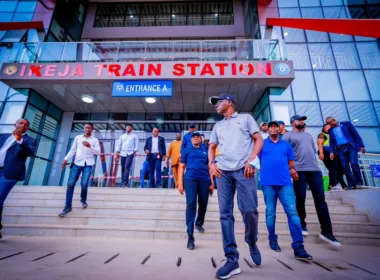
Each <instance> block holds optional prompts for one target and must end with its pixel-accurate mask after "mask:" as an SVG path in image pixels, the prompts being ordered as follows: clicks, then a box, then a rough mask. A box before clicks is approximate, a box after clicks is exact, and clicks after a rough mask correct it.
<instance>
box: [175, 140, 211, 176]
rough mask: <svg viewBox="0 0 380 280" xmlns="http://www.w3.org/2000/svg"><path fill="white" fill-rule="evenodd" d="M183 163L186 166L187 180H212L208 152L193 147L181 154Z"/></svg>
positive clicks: (202, 148)
mask: <svg viewBox="0 0 380 280" xmlns="http://www.w3.org/2000/svg"><path fill="white" fill-rule="evenodd" d="M181 163H185V164H186V172H185V180H210V176H209V173H208V155H207V150H206V149H205V148H204V147H203V145H201V147H200V148H195V147H194V146H193V145H192V146H191V147H189V148H187V149H185V150H183V152H182V153H181Z"/></svg>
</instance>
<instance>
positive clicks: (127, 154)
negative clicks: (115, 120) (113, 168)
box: [115, 124, 139, 188]
mask: <svg viewBox="0 0 380 280" xmlns="http://www.w3.org/2000/svg"><path fill="white" fill-rule="evenodd" d="M132 130H133V126H132V124H127V128H126V133H124V134H123V135H121V136H120V138H119V145H118V146H117V148H116V156H115V163H116V164H118V162H119V158H120V156H121V185H120V187H122V188H126V187H128V181H129V172H130V170H131V166H132V162H133V158H134V157H135V154H136V152H137V150H138V148H139V138H138V137H137V134H135V133H132Z"/></svg>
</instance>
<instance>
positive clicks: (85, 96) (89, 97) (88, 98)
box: [82, 95, 94, 103]
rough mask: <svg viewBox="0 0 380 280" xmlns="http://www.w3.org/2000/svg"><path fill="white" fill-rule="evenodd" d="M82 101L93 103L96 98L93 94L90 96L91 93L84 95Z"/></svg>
mask: <svg viewBox="0 0 380 280" xmlns="http://www.w3.org/2000/svg"><path fill="white" fill-rule="evenodd" d="M82 101H83V102H85V103H93V102H94V98H92V96H90V95H83V96H82Z"/></svg>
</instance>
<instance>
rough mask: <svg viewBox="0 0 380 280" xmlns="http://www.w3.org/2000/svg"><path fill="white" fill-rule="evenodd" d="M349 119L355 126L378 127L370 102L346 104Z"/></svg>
mask: <svg viewBox="0 0 380 280" xmlns="http://www.w3.org/2000/svg"><path fill="white" fill-rule="evenodd" d="M347 108H348V113H349V115H350V119H351V121H352V123H353V124H354V125H355V126H378V125H379V123H378V121H377V116H376V114H375V110H374V109H373V105H372V103H371V102H347Z"/></svg>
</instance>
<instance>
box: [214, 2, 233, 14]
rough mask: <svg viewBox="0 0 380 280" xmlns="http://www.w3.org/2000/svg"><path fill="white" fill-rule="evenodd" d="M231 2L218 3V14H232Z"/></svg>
mask: <svg viewBox="0 0 380 280" xmlns="http://www.w3.org/2000/svg"><path fill="white" fill-rule="evenodd" d="M233 9H234V8H233V4H232V1H224V2H219V10H218V11H219V12H220V13H232V12H233Z"/></svg>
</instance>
